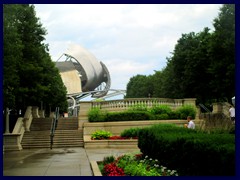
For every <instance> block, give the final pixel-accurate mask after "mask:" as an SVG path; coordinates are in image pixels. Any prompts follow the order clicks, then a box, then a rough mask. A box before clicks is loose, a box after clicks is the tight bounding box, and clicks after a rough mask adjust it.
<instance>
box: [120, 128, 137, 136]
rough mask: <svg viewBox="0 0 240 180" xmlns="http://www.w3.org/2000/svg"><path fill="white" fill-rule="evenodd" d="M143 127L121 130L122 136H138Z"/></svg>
mask: <svg viewBox="0 0 240 180" xmlns="http://www.w3.org/2000/svg"><path fill="white" fill-rule="evenodd" d="M140 129H141V128H130V129H125V130H123V131H122V132H121V134H120V136H121V137H129V138H131V137H138V134H139V132H140Z"/></svg>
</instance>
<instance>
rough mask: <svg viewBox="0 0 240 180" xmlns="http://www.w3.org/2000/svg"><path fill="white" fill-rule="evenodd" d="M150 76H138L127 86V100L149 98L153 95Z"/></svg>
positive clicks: (131, 79)
mask: <svg viewBox="0 0 240 180" xmlns="http://www.w3.org/2000/svg"><path fill="white" fill-rule="evenodd" d="M150 79H151V77H150V76H146V75H136V76H133V77H132V78H130V81H129V82H128V84H127V91H126V96H125V98H147V97H149V96H151V95H152V94H153V88H152V81H151V80H150Z"/></svg>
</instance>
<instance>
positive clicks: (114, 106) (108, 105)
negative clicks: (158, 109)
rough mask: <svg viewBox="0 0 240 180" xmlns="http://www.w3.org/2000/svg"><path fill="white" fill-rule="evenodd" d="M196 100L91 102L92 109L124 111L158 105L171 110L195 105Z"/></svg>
mask: <svg viewBox="0 0 240 180" xmlns="http://www.w3.org/2000/svg"><path fill="white" fill-rule="evenodd" d="M195 101H196V99H168V98H136V99H135V98H131V99H121V100H110V101H102V102H92V107H97V108H100V109H103V110H110V111H111V110H126V109H129V108H131V107H136V106H140V107H141V106H142V107H148V108H150V107H153V106H158V105H169V106H170V107H171V108H173V109H176V108H177V107H180V106H183V105H185V104H186V103H184V102H188V104H192V105H195Z"/></svg>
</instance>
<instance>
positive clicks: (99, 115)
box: [88, 108, 104, 122]
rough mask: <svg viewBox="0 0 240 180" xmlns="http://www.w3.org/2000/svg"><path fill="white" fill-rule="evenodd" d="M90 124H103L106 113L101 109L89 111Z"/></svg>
mask: <svg viewBox="0 0 240 180" xmlns="http://www.w3.org/2000/svg"><path fill="white" fill-rule="evenodd" d="M88 120H89V122H102V121H104V113H103V112H102V111H101V109H100V108H92V109H90V110H89V111H88Z"/></svg>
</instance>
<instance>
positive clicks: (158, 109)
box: [149, 105, 172, 114]
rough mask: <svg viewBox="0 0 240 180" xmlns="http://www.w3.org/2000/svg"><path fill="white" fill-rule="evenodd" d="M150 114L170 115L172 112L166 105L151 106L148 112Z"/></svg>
mask: <svg viewBox="0 0 240 180" xmlns="http://www.w3.org/2000/svg"><path fill="white" fill-rule="evenodd" d="M149 111H150V112H151V113H152V114H170V113H171V112H172V110H171V108H170V107H169V106H168V105H158V106H153V107H152V108H150V110H149Z"/></svg>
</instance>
